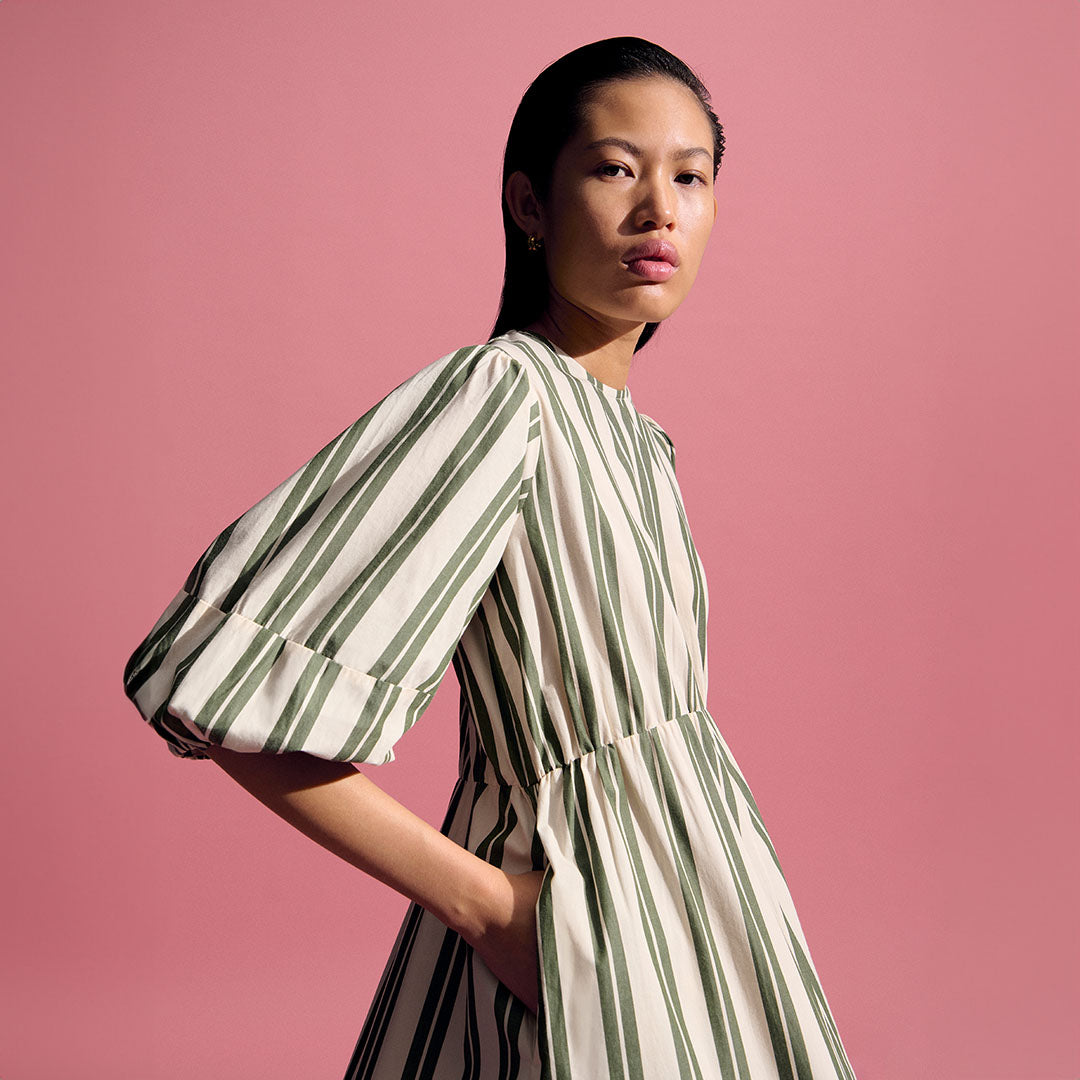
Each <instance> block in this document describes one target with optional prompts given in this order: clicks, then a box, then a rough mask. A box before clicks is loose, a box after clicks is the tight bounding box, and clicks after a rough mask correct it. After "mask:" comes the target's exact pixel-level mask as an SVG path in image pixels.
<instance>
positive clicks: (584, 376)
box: [513, 330, 631, 404]
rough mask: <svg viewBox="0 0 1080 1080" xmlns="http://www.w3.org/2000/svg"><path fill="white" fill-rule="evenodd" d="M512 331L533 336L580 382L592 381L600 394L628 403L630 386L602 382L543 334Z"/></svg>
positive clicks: (530, 331)
mask: <svg viewBox="0 0 1080 1080" xmlns="http://www.w3.org/2000/svg"><path fill="white" fill-rule="evenodd" d="M513 333H516V334H522V335H524V336H526V337H530V338H533V339H534V340H535V341H539V342H540V344H541V345H543V346H544V347H545V348H546V349H547V351H548V352H549V353H551V355H552V357H554V359H555V362H556V364H557V365H558V367H559V368H561V369H562V370H563V371H565V372H566V373H567V374H568V375H573V376H574V377H575V378H577V379H580V380H581V381H582V382H587V383H592V385H593V386H595V387H596V389H597V390H599V391H600V392H601V393H602V394H604V395H605V396H606V397H609V398H613V399H614V400H616V401H625V402H626V403H627V404H630V402H631V397H630V387H629V386H624V387H621V388H620V387H618V386H612V385H611V384H610V383H606V382H604V380H603V379H598V378H597V377H596V376H595V375H594V374H593V373H592V372H591V371H590V370H589V369H588V368H587V367H586V366H585V365H584V364H583V363H581V361H580V360H575V359H574V358H573V357H572V356H571V355H570V354H569V353H565V352H563V351H562V349H560V348H559V347H558V346H557V345H555V344H554V342H551V341H549V340H548V339H547V338H546V337H544V335H543V334H538V333H536V331H535V330H515V331H513Z"/></svg>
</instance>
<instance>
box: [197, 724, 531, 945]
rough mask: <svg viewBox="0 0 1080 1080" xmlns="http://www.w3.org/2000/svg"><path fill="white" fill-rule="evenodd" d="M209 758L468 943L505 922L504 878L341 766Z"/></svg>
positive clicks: (295, 756)
mask: <svg viewBox="0 0 1080 1080" xmlns="http://www.w3.org/2000/svg"><path fill="white" fill-rule="evenodd" d="M208 753H209V755H210V757H211V758H212V759H213V760H214V761H216V762H217V763H218V765H220V766H221V768H222V769H224V770H225V772H227V773H228V774H229V775H230V776H231V777H232V778H233V779H234V780H236V782H237V783H239V784H240V785H241V786H242V787H244V788H245V789H246V790H247V791H249V792H250V793H251V794H252V795H254V796H255V797H256V798H257V799H258V800H259V801H260V802H262V803H263V804H264V805H266V806H267V807H269V808H270V809H271V810H273V811H274V813H276V814H278V815H279V816H280V817H282V818H284V819H285V820H286V821H287V822H289V824H290V825H293V826H295V827H296V828H297V829H299V830H300V831H301V832H302V833H304V834H305V835H306V836H309V837H310V838H311V839H312V840H314V841H316V842H317V843H319V844H321V845H322V846H323V847H325V848H326V849H327V850H328V851H332V852H333V853H334V854H335V855H339V856H340V857H341V858H343V859H345V860H346V862H349V863H351V864H352V865H353V866H356V867H358V868H359V869H361V870H363V871H365V872H366V873H368V874H371V875H372V876H373V877H376V878H378V879H379V880H380V881H382V882H385V883H386V884H387V885H389V886H390V887H391V888H392V889H395V890H396V891H397V892H399V893H402V894H403V895H404V896H407V897H408V898H409V899H410V900H415V901H416V902H417V903H418V904H420V905H421V906H422V907H425V908H427V909H428V910H429V911H430V912H431V913H432V914H433V915H434V916H436V918H438V919H440V920H441V921H442V922H443V923H445V924H446V925H447V926H449V927H450V928H451V929H453V930H457V931H458V932H459V933H460V934H461V935H462V936H463V937H464V938H465V939H466V940H467V941H470V942H475V941H478V940H480V939H482V938H483V936H484V935H485V934H486V933H487V932H488V930H489V928H490V927H491V926H492V924H495V925H500V924H504V923H505V922H507V921H508V920H509V919H510V917H511V912H512V909H513V905H514V896H513V889H512V886H511V884H510V883H509V882H508V880H507V876H506V875H505V874H504V873H503V872H502V871H501V870H499V869H498V868H497V867H494V866H492V865H491V864H489V863H486V862H484V860H483V859H480V858H478V857H477V856H476V855H474V854H472V852H470V851H466V850H465V848H463V847H462V846H461V845H460V844H457V843H455V842H454V841H453V840H451V839H450V838H449V837H447V836H444V835H443V834H442V833H441V832H439V830H438V829H436V828H434V827H433V826H432V825H429V824H428V823H427V822H426V821H424V820H423V818H421V817H418V816H417V815H416V814H414V813H413V812H412V811H411V810H409V809H408V808H407V807H405V806H403V805H402V804H401V803H400V802H398V801H397V800H396V799H394V798H393V797H392V796H390V795H388V794H387V793H386V792H385V791H383V790H382V788H380V787H379V786H378V785H377V784H375V783H374V782H373V781H372V780H370V779H369V778H368V777H367V776H366V775H365V774H364V773H362V772H360V771H359V770H358V769H357V768H356V767H355V766H353V765H351V764H349V763H348V762H340V761H327V760H325V759H323V758H317V757H313V756H312V755H310V754H305V753H302V752H298V753H289V754H259V753H238V752H237V751H234V750H226V749H225V748H224V747H221V746H216V745H214V746H210V747H209V748H208Z"/></svg>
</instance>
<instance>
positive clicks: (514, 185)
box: [503, 171, 543, 236]
mask: <svg viewBox="0 0 1080 1080" xmlns="http://www.w3.org/2000/svg"><path fill="white" fill-rule="evenodd" d="M503 196H504V198H505V199H506V205H507V207H508V208H509V210H510V216H511V217H512V218H513V219H514V222H515V223H516V224H517V227H518V228H519V229H521V231H522V232H524V233H525V235H526V236H542V235H543V233H542V232H541V229H542V225H543V217H542V214H541V210H540V200H539V199H537V197H536V193H535V192H534V191H533V186H532V181H531V180H530V179H529V178H528V177H527V176H526V175H525V174H524V173H523V172H520V171H519V172H513V173H511V174H510V175H509V176H508V177H507V178H506V187H505V188H504V189H503Z"/></svg>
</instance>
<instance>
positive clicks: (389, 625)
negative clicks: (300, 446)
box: [124, 345, 540, 764]
mask: <svg viewBox="0 0 1080 1080" xmlns="http://www.w3.org/2000/svg"><path fill="white" fill-rule="evenodd" d="M539 438H540V410H539V405H538V404H537V400H536V396H535V392H534V391H533V389H532V387H531V385H530V382H529V376H528V372H527V370H526V369H525V367H524V366H523V365H522V363H521V362H520V361H519V360H516V359H515V358H513V357H511V356H510V355H508V354H507V353H505V352H503V351H502V350H500V349H499V348H497V347H496V346H490V345H480V346H474V347H471V348H467V349H461V350H458V351H457V352H455V353H451V354H448V355H447V356H444V357H442V358H441V359H439V360H436V361H435V362H434V363H431V364H429V365H427V366H426V367H424V368H421V369H420V370H419V371H418V372H417V373H416V374H415V375H413V376H412V377H410V378H409V379H407V380H406V381H405V382H403V383H401V384H400V385H399V386H397V387H396V388H395V389H394V390H392V391H390V393H389V394H387V395H386V396H385V397H384V398H383V399H382V400H381V401H379V402H378V403H377V404H375V405H374V406H372V408H370V409H369V410H368V411H367V412H366V413H364V415H363V416H361V417H360V418H359V419H358V420H356V421H355V422H354V423H352V424H351V425H350V426H349V427H348V428H346V429H345V431H343V432H342V433H341V434H340V435H338V436H337V438H335V439H334V440H332V441H331V442H330V443H329V444H327V445H326V446H325V447H324V448H323V449H322V450H321V451H320V452H319V453H318V454H316V455H315V457H313V458H312V459H311V460H310V461H309V462H308V463H307V464H305V465H304V466H302V467H301V468H300V469H298V470H297V471H296V472H295V473H294V474H293V475H292V476H290V477H289V478H288V479H286V480H285V481H283V482H282V483H281V484H280V485H278V486H277V487H276V488H275V489H274V490H273V491H272V492H270V493H269V494H268V495H266V496H265V497H264V498H263V499H261V500H260V501H259V502H258V503H256V504H255V505H254V506H252V507H251V508H250V509H249V510H248V511H247V512H246V513H244V514H243V515H242V516H241V517H239V518H238V519H237V520H236V521H234V522H233V523H232V524H231V525H229V526H228V528H226V529H225V530H224V531H223V532H222V533H221V534H220V535H219V536H217V537H216V538H215V539H214V541H213V542H212V543H211V544H210V546H209V547H208V548H207V549H206V551H205V552H204V553H203V555H202V557H201V558H200V559H199V561H198V562H197V563H196V565H195V566H194V567H193V569H192V570H191V573H190V574H189V575H188V578H187V580H186V581H185V583H184V586H183V588H182V589H181V590H180V591H179V592H178V593H177V594H176V596H175V597H174V598H173V600H172V601H171V603H170V604H169V605H168V607H167V608H166V609H165V611H164V612H163V613H162V615H161V617H160V618H159V619H158V621H157V623H156V624H155V625H154V627H153V628H152V629H151V631H150V633H149V634H148V635H147V637H146V638H145V639H144V640H143V642H142V643H141V644H140V645H139V647H138V648H137V649H136V650H135V652H134V654H133V655H132V656H131V658H130V659H129V660H128V663H127V666H126V668H125V670H124V691H125V693H126V694H127V696H128V697H129V698H130V699H131V701H132V702H133V703H134V704H135V706H136V708H137V709H138V710H139V712H140V713H141V715H142V717H143V718H144V720H146V721H147V722H148V723H149V724H150V725H151V726H152V727H153V729H154V730H155V732H156V733H157V734H158V735H160V736H161V737H162V738H163V739H164V740H165V741H166V742H167V744H168V746H169V749H170V750H171V751H172V753H173V754H175V755H176V756H178V757H184V758H204V757H206V756H207V755H206V753H205V749H204V748H205V745H206V744H207V743H219V744H221V745H222V746H224V747H226V748H227V749H231V750H238V751H248V752H262V753H274V754H280V753H286V752H291V751H297V750H302V751H305V752H307V753H309V754H313V755H315V756H317V757H322V758H328V759H333V760H340V761H355V762H361V761H362V762H368V763H371V764H382V763H385V762H388V761H391V760H393V758H394V752H393V749H392V747H393V744H394V743H395V742H396V741H397V740H398V739H399V738H400V737H401V736H402V735H403V734H404V733H405V732H406V731H407V730H408V729H409V728H410V727H411V726H412V725H413V723H415V722H416V720H417V719H418V718H419V717H420V715H421V714H422V713H423V711H424V709H425V708H426V707H427V705H428V704H429V703H430V701H431V699H432V697H433V696H434V694H435V691H436V689H437V688H438V685H439V682H440V681H441V679H442V676H443V674H444V673H445V671H446V668H447V667H448V666H449V663H450V659H451V657H452V656H453V653H454V650H455V648H456V647H457V643H458V641H459V639H460V637H461V635H462V633H463V632H464V630H465V628H466V626H467V625H468V622H469V620H470V619H471V617H472V615H473V613H474V612H475V610H476V608H477V607H478V606H479V604H480V601H481V599H482V598H483V595H484V593H485V591H486V590H487V587H488V584H489V582H490V580H491V578H492V576H493V574H494V572H495V570H496V568H497V567H498V565H499V562H500V560H501V559H502V556H503V553H504V551H505V550H506V546H507V543H508V541H509V537H510V534H511V531H512V530H513V527H514V524H515V520H516V519H517V517H518V513H519V511H520V509H521V507H522V505H523V503H524V501H525V499H526V498H527V497H528V494H529V490H530V486H531V482H532V478H533V474H534V472H535V469H536V462H537V458H538V454H539Z"/></svg>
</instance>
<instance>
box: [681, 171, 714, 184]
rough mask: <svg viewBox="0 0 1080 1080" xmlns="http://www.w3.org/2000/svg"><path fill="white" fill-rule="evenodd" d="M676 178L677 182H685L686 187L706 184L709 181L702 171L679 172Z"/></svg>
mask: <svg viewBox="0 0 1080 1080" xmlns="http://www.w3.org/2000/svg"><path fill="white" fill-rule="evenodd" d="M675 180H676V182H677V183H680V184H683V185H685V186H686V187H693V186H694V185H695V184H705V183H707V182H708V181H707V180H706V179H705V177H704V176H702V175H701V173H695V172H684V173H679V175H678V176H677V177H676V178H675Z"/></svg>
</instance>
